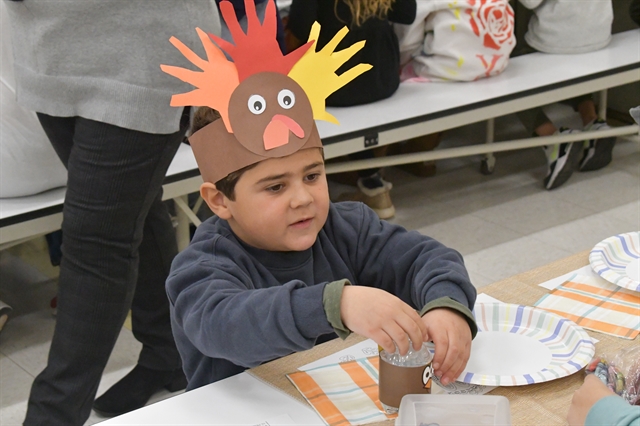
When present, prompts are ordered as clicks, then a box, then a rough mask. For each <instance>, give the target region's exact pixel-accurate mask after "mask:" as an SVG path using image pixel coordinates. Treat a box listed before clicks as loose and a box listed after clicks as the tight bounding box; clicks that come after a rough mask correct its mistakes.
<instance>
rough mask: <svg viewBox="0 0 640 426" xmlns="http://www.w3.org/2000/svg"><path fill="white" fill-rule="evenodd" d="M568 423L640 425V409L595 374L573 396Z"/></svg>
mask: <svg viewBox="0 0 640 426" xmlns="http://www.w3.org/2000/svg"><path fill="white" fill-rule="evenodd" d="M567 421H568V423H569V425H570V426H583V425H584V426H596V425H614V426H632V425H638V424H640V407H639V406H637V405H630V404H629V403H627V401H625V400H624V399H623V398H621V397H619V396H618V395H616V394H615V393H614V392H613V391H612V390H610V389H609V388H608V387H607V386H606V385H605V384H604V383H602V381H600V379H599V378H598V377H597V376H596V375H595V374H589V375H587V377H585V379H584V383H583V384H582V386H580V388H579V389H578V390H577V391H576V392H575V393H574V394H573V399H572V400H571V405H570V406H569V413H568V415H567Z"/></svg>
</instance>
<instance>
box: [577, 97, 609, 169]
mask: <svg viewBox="0 0 640 426" xmlns="http://www.w3.org/2000/svg"><path fill="white" fill-rule="evenodd" d="M571 102H572V105H573V107H574V109H575V110H576V111H578V112H579V113H580V118H581V119H582V124H583V126H584V130H585V131H591V130H608V129H610V128H611V127H609V125H608V124H607V122H606V121H605V120H604V119H602V118H598V113H597V112H596V104H595V102H594V101H593V96H592V95H585V96H581V97H578V98H575V99H572V100H571ZM615 143H616V138H615V137H608V138H600V139H589V140H586V141H585V142H584V145H583V155H582V159H581V160H580V171H581V172H587V171H593V170H600V169H601V168H603V167H605V166H607V165H608V164H609V163H610V162H611V159H612V156H613V147H614V146H615Z"/></svg>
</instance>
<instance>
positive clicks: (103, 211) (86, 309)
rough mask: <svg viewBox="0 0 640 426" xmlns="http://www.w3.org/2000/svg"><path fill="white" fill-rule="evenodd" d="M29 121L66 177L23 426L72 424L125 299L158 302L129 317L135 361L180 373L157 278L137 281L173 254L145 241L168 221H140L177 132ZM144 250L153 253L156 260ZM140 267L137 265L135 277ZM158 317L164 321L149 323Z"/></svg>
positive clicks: (81, 417)
mask: <svg viewBox="0 0 640 426" xmlns="http://www.w3.org/2000/svg"><path fill="white" fill-rule="evenodd" d="M39 119H40V121H41V123H42V125H43V128H44V129H45V132H46V133H47V136H48V137H49V139H50V140H51V143H52V145H53V146H54V149H55V150H56V152H57V153H58V155H59V156H60V158H61V160H62V161H63V163H64V164H65V166H66V167H67V170H68V173H69V176H68V183H67V194H66V197H65V203H64V208H63V224H62V231H63V234H64V242H63V245H62V254H63V256H62V261H61V264H60V279H59V287H60V288H59V295H58V314H57V319H56V327H55V331H54V335H53V338H52V342H51V349H50V351H49V358H48V362H47V366H46V367H45V369H44V370H43V371H42V373H40V374H39V375H38V377H36V379H35V381H34V383H33V386H32V389H31V395H30V398H29V404H28V409H27V416H26V419H25V425H32V424H33V425H35V424H65V425H81V424H83V423H84V421H85V420H86V419H87V418H88V416H89V412H90V410H91V406H92V403H93V399H94V397H95V394H96V391H97V388H98V384H99V382H100V377H101V375H102V372H103V370H104V367H105V365H106V362H107V360H108V358H109V355H110V354H111V351H112V349H113V346H114V344H115V341H116V339H117V337H118V335H119V333H120V329H121V327H122V324H123V322H124V319H125V317H126V315H127V312H128V310H129V308H130V307H131V306H132V301H133V300H134V299H135V300H136V301H137V300H140V299H144V298H149V299H150V300H153V303H154V304H155V303H158V301H163V302H162V303H160V304H159V306H158V308H157V309H158V311H157V312H155V311H154V312H153V313H152V314H149V313H141V312H138V313H136V314H134V318H136V319H135V323H136V332H135V334H136V337H137V338H138V339H139V340H141V341H142V343H143V350H142V352H141V355H140V362H141V363H142V362H144V363H145V364H147V365H146V366H147V367H149V368H153V369H157V370H174V369H176V368H178V367H179V366H180V359H179V355H178V353H177V350H176V349H175V345H174V344H173V339H172V337H171V332H170V327H169V318H168V306H167V305H166V304H167V303H168V302H167V301H166V295H165V290H164V278H162V279H160V278H159V275H160V274H159V273H158V276H156V277H155V278H152V277H149V276H148V275H147V273H148V272H149V270H150V269H151V270H152V269H153V267H154V265H158V269H163V270H164V269H166V268H164V267H163V268H160V265H164V264H166V261H167V260H168V259H170V258H172V256H173V255H174V254H175V243H174V245H171V244H169V245H166V244H164V243H163V242H161V241H157V242H155V243H154V242H153V239H155V238H158V236H159V235H163V238H168V237H166V235H167V234H169V235H172V232H173V231H172V228H171V227H170V221H168V217H167V218H166V220H164V224H162V223H161V221H158V222H157V223H156V224H154V225H152V223H151V222H150V223H149V224H146V223H145V222H146V219H147V217H149V218H150V220H151V218H154V217H159V216H160V215H162V213H161V212H160V210H161V208H164V206H163V204H162V203H160V202H159V200H160V194H161V188H162V181H163V179H164V176H165V173H166V170H167V168H168V166H169V164H170V162H171V160H172V158H173V156H174V154H175V152H176V150H177V148H178V146H179V144H180V141H181V139H182V136H183V134H184V131H185V129H186V126H184V127H183V129H182V130H181V131H179V132H176V133H174V134H169V135H155V134H147V133H142V132H137V131H133V130H128V129H123V128H119V127H116V126H112V125H109V124H105V123H100V122H96V121H92V120H87V119H83V118H79V117H75V118H60V117H50V116H46V115H43V114H40V115H39ZM150 212H153V213H150ZM165 214H166V210H165ZM167 224H168V225H169V226H168V227H167ZM145 225H147V226H145ZM164 228H166V229H164ZM143 230H144V234H145V244H142V245H141V241H142V240H143ZM152 230H153V232H151V231H152ZM147 231H149V232H147ZM147 238H148V239H149V240H147ZM147 247H151V248H153V247H155V251H156V255H154V254H153V253H152V251H151V250H149V251H147ZM139 249H140V250H141V251H139ZM165 250H166V251H165ZM159 252H161V253H162V254H161V255H159V256H158V254H157V253H159ZM140 258H142V259H145V262H144V263H145V265H144V266H142V268H140V269H139V259H140ZM153 258H155V259H156V260H155V261H151V260H149V262H154V263H153V264H152V265H147V259H153ZM139 272H140V274H139ZM154 272H155V271H154ZM136 282H138V283H139V287H138V289H136ZM145 293H146V294H145ZM161 294H162V295H163V296H164V298H162V297H161V296H160V295H161ZM134 295H135V297H134ZM151 303H152V302H149V305H151ZM163 303H164V304H163ZM140 305H142V306H143V307H144V306H145V304H144V303H142V302H140V303H138V304H135V306H136V309H137V308H139V307H140ZM149 305H147V306H146V308H148V310H150V311H153V308H151V307H149ZM165 312H166V320H159V319H158V318H159V317H162V316H163V315H165ZM138 325H139V327H138ZM147 326H150V327H152V329H151V330H149V329H145V328H146V327H147ZM155 327H160V328H163V327H166V330H163V331H158V330H155Z"/></svg>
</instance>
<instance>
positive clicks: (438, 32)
mask: <svg viewBox="0 0 640 426" xmlns="http://www.w3.org/2000/svg"><path fill="white" fill-rule="evenodd" d="M513 22H514V16H513V9H512V8H511V6H510V5H509V2H508V0H417V14H416V19H415V21H414V22H413V24H411V25H396V26H395V30H396V33H397V34H398V39H399V41H400V60H401V66H402V75H401V79H402V80H414V81H473V80H477V79H480V78H484V77H491V76H494V75H498V74H500V73H501V72H502V71H504V69H505V68H506V67H507V65H508V63H509V54H510V53H511V51H512V50H513V48H514V47H515V45H516V40H515V35H514V24H513Z"/></svg>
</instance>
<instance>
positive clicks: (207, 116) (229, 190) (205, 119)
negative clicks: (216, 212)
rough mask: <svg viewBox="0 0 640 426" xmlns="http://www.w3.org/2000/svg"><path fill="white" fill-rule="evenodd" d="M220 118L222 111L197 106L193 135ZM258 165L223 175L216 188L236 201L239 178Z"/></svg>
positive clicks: (192, 123)
mask: <svg viewBox="0 0 640 426" xmlns="http://www.w3.org/2000/svg"><path fill="white" fill-rule="evenodd" d="M219 119H220V113H219V112H218V111H216V110H215V109H213V108H209V107H199V108H197V109H196V111H195V113H194V114H193V120H192V122H191V132H190V134H191V135H193V134H194V133H195V132H197V131H198V130H200V129H202V128H203V127H205V126H206V125H207V124H211V123H213V122H214V121H216V120H219ZM256 165H257V163H255V164H250V165H248V166H246V167H243V168H241V169H240V170H236V171H235V172H231V173H229V174H228V175H227V176H225V177H223V178H222V179H220V180H219V181H217V182H216V183H215V185H216V189H217V190H218V191H220V192H222V193H223V194H224V195H225V196H226V197H227V198H228V199H230V200H231V201H235V200H236V195H235V191H234V190H235V188H236V184H237V183H238V180H239V179H240V177H241V176H242V175H243V174H244V172H246V171H247V170H250V169H252V168H254V167H255V166H256Z"/></svg>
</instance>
